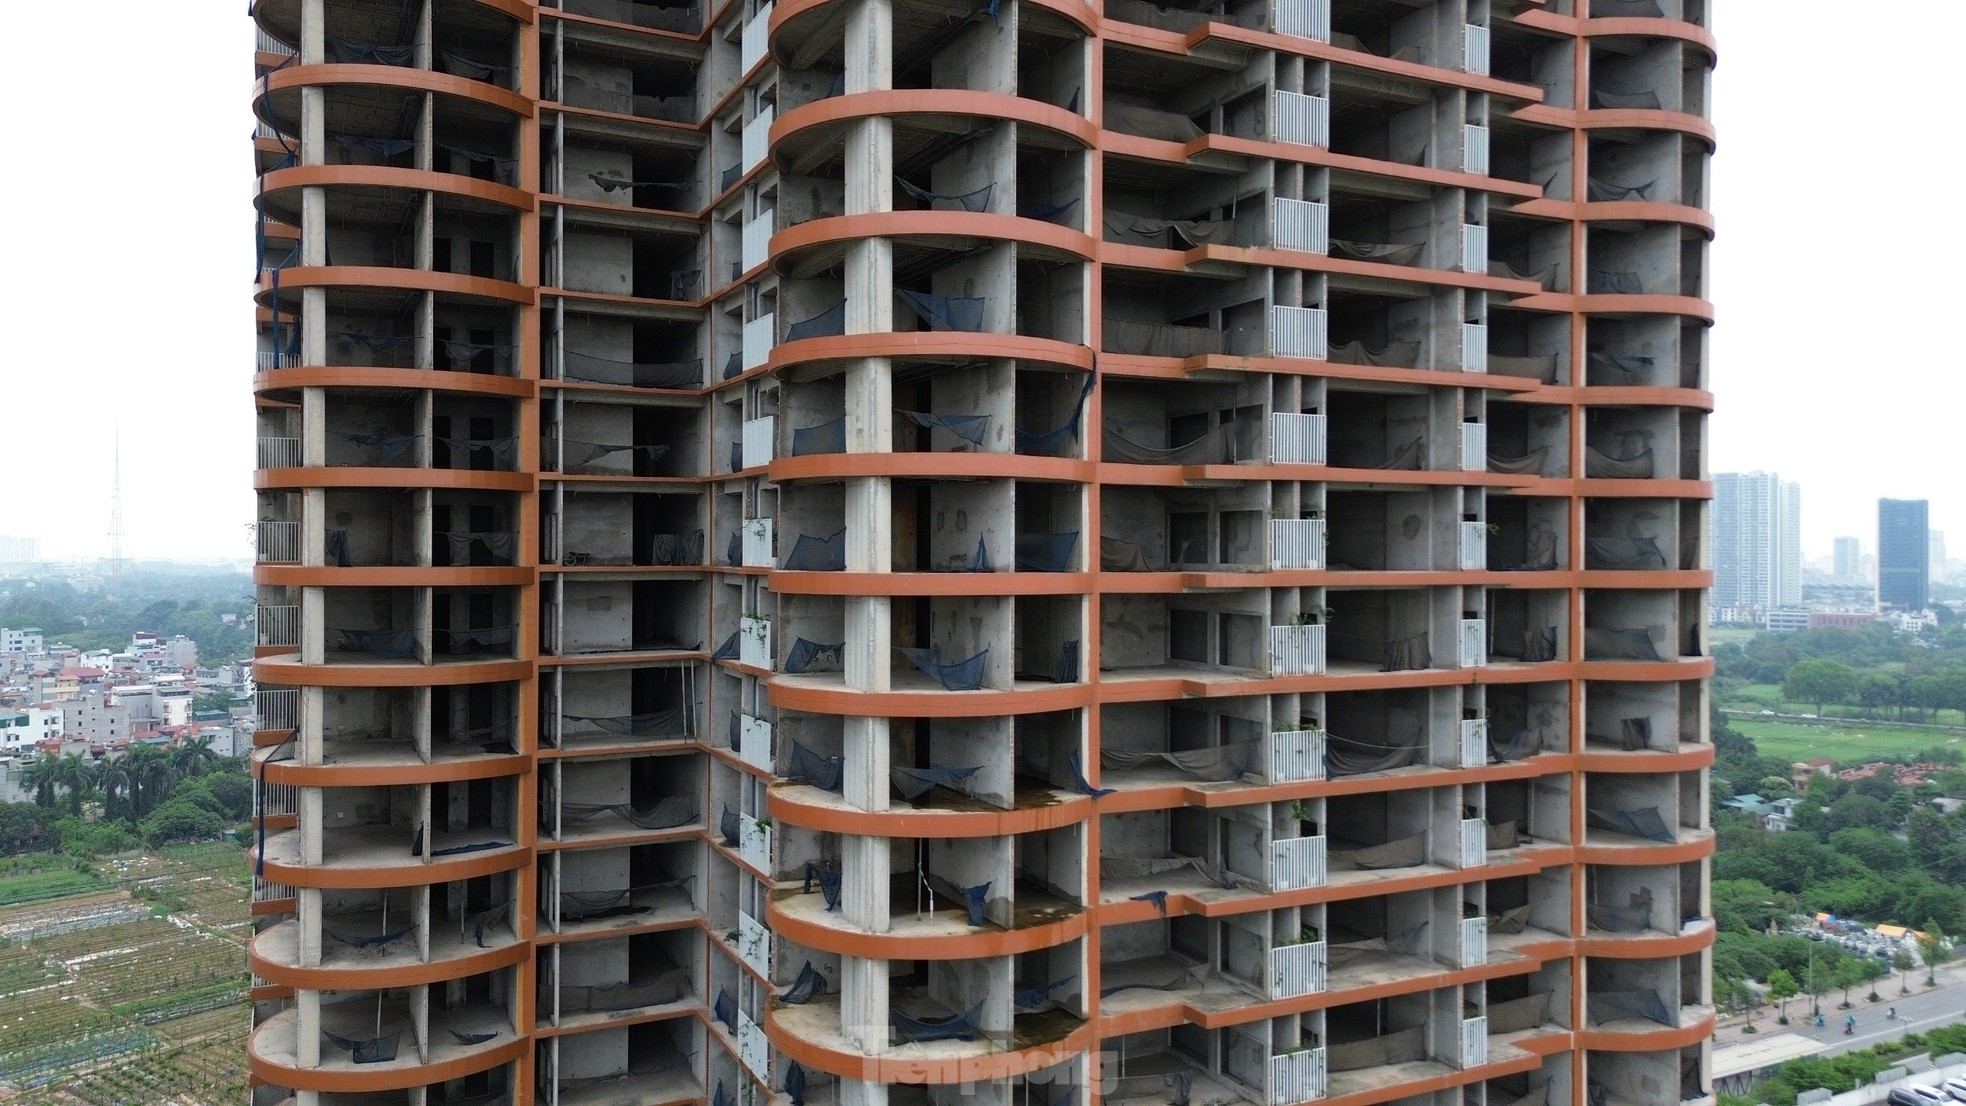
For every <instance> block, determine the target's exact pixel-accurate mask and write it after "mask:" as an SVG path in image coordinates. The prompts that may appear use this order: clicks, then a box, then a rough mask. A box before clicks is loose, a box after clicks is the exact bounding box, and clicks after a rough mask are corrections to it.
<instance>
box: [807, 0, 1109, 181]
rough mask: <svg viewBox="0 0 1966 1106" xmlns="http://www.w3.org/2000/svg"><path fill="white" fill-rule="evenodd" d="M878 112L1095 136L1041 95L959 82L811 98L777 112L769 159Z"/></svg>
mask: <svg viewBox="0 0 1966 1106" xmlns="http://www.w3.org/2000/svg"><path fill="white" fill-rule="evenodd" d="M778 14H779V13H776V12H775V13H774V18H776V16H777V15H778ZM879 116H891V117H895V118H897V119H898V120H903V121H905V120H907V119H909V117H918V119H917V120H916V125H919V126H923V127H926V128H927V129H929V130H932V131H946V130H954V131H957V132H961V131H964V130H967V129H969V127H970V125H971V124H973V123H975V122H978V121H981V122H984V123H991V124H994V123H1000V122H1013V123H1018V124H1020V125H1022V126H1030V127H1041V128H1043V129H1045V130H1048V131H1051V132H1053V133H1054V134H1056V135H1058V136H1061V137H1063V138H1065V139H1067V140H1069V141H1071V142H1073V143H1076V144H1077V145H1079V146H1082V147H1088V148H1089V147H1091V146H1093V145H1094V144H1095V142H1096V141H1097V139H1098V131H1097V129H1096V128H1094V127H1093V125H1092V121H1091V120H1089V119H1087V118H1085V117H1084V116H1082V115H1079V114H1077V113H1076V112H1071V111H1067V110H1065V109H1064V108H1061V107H1057V106H1055V105H1052V104H1047V103H1045V102H1044V101H1042V100H1033V99H1030V98H1028V97H1024V96H1013V95H1010V94H1008V93H1001V92H974V91H971V90H969V89H962V88H906V89H881V90H878V91H873V92H853V93H847V94H845V95H842V96H832V97H828V98H826V99H824V100H816V101H814V102H812V103H809V104H804V105H802V106H800V107H796V108H793V109H791V110H790V111H787V112H786V113H785V114H783V115H781V116H778V117H777V118H776V119H774V120H773V121H772V124H771V138H770V141H771V155H772V159H773V160H774V161H776V162H778V163H779V164H780V165H789V164H792V163H796V162H800V161H803V160H804V159H806V158H807V157H808V156H810V155H811V154H812V153H813V152H814V151H815V150H817V149H820V148H823V147H828V146H833V145H837V144H839V143H840V142H843V141H844V140H845V137H846V136H845V130H846V128H847V125H848V124H850V123H853V122H855V121H858V120H861V119H869V118H874V117H879ZM945 214H946V213H945ZM855 218H864V216H856V217H855Z"/></svg>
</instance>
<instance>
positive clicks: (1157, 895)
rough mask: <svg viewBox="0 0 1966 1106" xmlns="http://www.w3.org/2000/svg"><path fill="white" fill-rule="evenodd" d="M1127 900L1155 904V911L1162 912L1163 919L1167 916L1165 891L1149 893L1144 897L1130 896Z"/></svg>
mask: <svg viewBox="0 0 1966 1106" xmlns="http://www.w3.org/2000/svg"><path fill="white" fill-rule="evenodd" d="M1127 898H1129V899H1132V900H1133V901H1134V902H1150V903H1153V904H1154V909H1155V910H1158V911H1160V912H1161V916H1162V917H1163V918H1164V917H1166V916H1167V892H1165V891H1149V892H1147V893H1146V894H1144V895H1128V896H1127Z"/></svg>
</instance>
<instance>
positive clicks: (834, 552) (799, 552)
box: [785, 528, 846, 572]
mask: <svg viewBox="0 0 1966 1106" xmlns="http://www.w3.org/2000/svg"><path fill="white" fill-rule="evenodd" d="M785 568H786V569H787V570H789V571H792V572H844V571H845V570H846V530H845V529H844V528H843V529H841V530H840V531H839V532H838V533H836V534H833V535H832V536H831V537H825V538H815V537H813V536H812V535H811V534H800V535H799V536H798V538H797V539H796V540H795V541H793V542H792V552H791V553H789V554H787V555H786V557H785Z"/></svg>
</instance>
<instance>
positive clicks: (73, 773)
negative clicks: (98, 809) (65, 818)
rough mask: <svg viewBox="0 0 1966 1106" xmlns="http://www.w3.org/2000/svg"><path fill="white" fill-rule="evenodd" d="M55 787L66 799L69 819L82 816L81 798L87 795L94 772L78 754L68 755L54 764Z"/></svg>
mask: <svg viewBox="0 0 1966 1106" xmlns="http://www.w3.org/2000/svg"><path fill="white" fill-rule="evenodd" d="M54 776H55V786H56V787H58V788H60V789H61V791H62V793H63V794H64V795H66V796H67V797H68V813H69V815H70V816H71V817H74V818H80V817H81V816H82V797H83V796H85V795H87V794H88V793H89V790H90V786H91V785H92V784H93V783H94V778H95V770H94V769H93V768H91V767H90V766H89V762H88V761H87V760H85V759H83V757H82V754H80V753H69V754H68V755H67V756H64V757H62V758H61V759H60V760H57V761H56V762H55V766H54Z"/></svg>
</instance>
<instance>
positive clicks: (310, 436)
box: [300, 388, 328, 565]
mask: <svg viewBox="0 0 1966 1106" xmlns="http://www.w3.org/2000/svg"><path fill="white" fill-rule="evenodd" d="M300 463H301V464H303V465H305V466H307V467H308V468H321V467H323V466H325V465H326V464H327V463H328V393H327V390H326V389H325V388H305V389H302V390H301V393H300ZM304 563H306V564H310V565H315V564H319V563H320V562H319V561H307V562H304Z"/></svg>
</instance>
